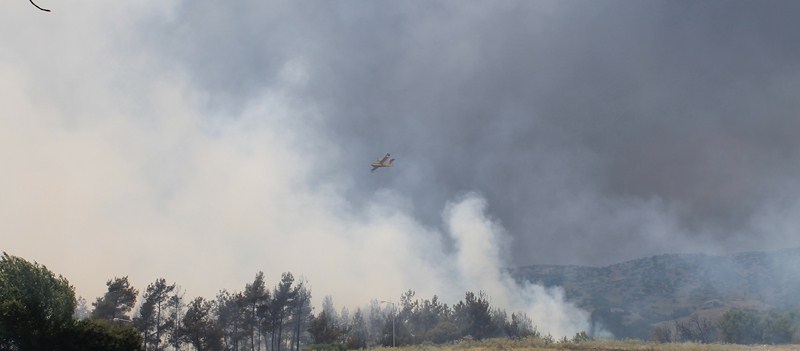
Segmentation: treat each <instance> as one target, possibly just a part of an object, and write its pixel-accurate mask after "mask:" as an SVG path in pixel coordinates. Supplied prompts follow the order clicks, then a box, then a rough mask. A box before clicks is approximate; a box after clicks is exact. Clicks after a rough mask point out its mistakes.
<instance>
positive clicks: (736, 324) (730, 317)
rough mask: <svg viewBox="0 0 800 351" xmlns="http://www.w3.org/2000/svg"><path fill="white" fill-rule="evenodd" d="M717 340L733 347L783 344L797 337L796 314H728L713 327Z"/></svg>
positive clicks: (799, 319) (799, 328) (798, 323)
mask: <svg viewBox="0 0 800 351" xmlns="http://www.w3.org/2000/svg"><path fill="white" fill-rule="evenodd" d="M717 328H718V329H719V334H720V339H721V341H723V342H728V343H736V344H783V343H789V342H793V341H798V340H794V335H796V334H797V333H800V314H798V313H797V311H774V310H773V311H767V312H756V311H750V310H730V311H728V312H726V313H725V314H724V315H723V316H722V318H721V319H720V320H719V322H718V323H717Z"/></svg>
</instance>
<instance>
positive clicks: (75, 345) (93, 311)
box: [0, 253, 538, 351]
mask: <svg viewBox="0 0 800 351" xmlns="http://www.w3.org/2000/svg"><path fill="white" fill-rule="evenodd" d="M106 285H107V291H106V292H105V294H104V295H103V296H100V297H98V298H97V299H96V300H95V301H93V302H91V304H89V303H88V302H87V301H86V300H85V299H83V298H78V299H76V297H75V293H74V288H73V287H72V286H70V285H69V282H68V281H67V279H66V278H64V277H62V276H60V275H59V276H56V274H55V273H53V272H51V271H49V270H48V269H47V268H46V267H45V266H42V265H40V264H38V263H30V262H28V261H26V260H25V259H22V258H19V257H15V256H10V255H8V254H5V253H4V254H3V256H2V260H1V261H0V350H34V349H37V350H38V349H47V350H73V349H75V350H96V349H102V350H131V349H143V350H167V349H174V350H184V349H195V350H236V351H240V350H251V351H254V350H264V351H298V350H304V349H309V348H330V347H333V348H347V349H359V348H366V347H371V346H377V345H383V346H395V345H396V346H402V345H409V344H419V343H444V342H448V341H452V340H457V339H462V338H470V339H483V338H489V337H514V338H520V337H528V336H537V335H538V332H537V331H536V329H535V327H534V326H533V324H532V322H531V319H530V318H528V317H527V316H526V315H525V314H521V313H511V314H510V315H509V314H508V313H507V312H506V311H504V310H501V309H497V308H493V307H492V306H490V304H489V298H488V296H486V295H485V294H484V293H482V292H478V293H473V292H466V293H465V297H464V299H463V300H462V301H459V302H458V303H456V304H454V305H452V306H449V305H447V304H445V303H442V302H441V301H439V299H438V297H437V296H433V297H432V298H430V299H422V300H421V299H417V298H416V297H415V292H414V291H413V290H409V291H407V292H405V293H403V294H402V295H401V296H400V299H399V300H398V301H395V302H389V301H378V300H372V301H371V302H370V303H369V304H368V306H367V307H365V308H363V309H362V308H357V309H356V310H355V311H349V310H348V309H347V308H342V309H341V310H338V311H337V309H336V308H335V307H334V304H333V298H332V297H331V296H325V297H324V298H323V301H322V308H321V310H320V311H319V312H317V313H315V312H314V308H313V307H312V300H311V299H312V295H311V291H310V289H309V288H308V284H306V283H305V282H303V281H297V280H295V278H294V275H293V274H292V273H289V272H286V273H283V274H282V275H281V279H280V281H278V282H277V283H276V284H275V285H274V286H273V287H272V288H269V287H268V285H267V282H266V280H265V278H264V274H263V273H262V272H258V273H257V274H256V275H255V278H254V279H253V281H252V282H251V283H247V284H246V285H245V286H244V289H243V290H241V291H227V290H222V291H220V292H219V293H218V294H217V296H216V297H215V298H213V299H206V298H204V297H194V298H189V297H187V296H186V295H185V293H184V292H182V290H181V289H180V288H179V286H178V285H177V284H175V283H168V282H167V281H166V280H165V279H156V280H155V281H154V282H153V283H151V284H149V285H148V286H147V287H146V288H145V289H144V290H143V292H142V294H141V298H140V299H139V296H140V291H139V290H137V289H136V288H135V287H133V286H131V285H130V283H129V281H128V278H127V277H125V276H123V277H121V278H119V277H115V278H113V279H110V280H108V281H107V283H106Z"/></svg>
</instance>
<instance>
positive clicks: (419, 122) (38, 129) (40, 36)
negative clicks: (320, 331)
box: [0, 0, 800, 333]
mask: <svg viewBox="0 0 800 351" xmlns="http://www.w3.org/2000/svg"><path fill="white" fill-rule="evenodd" d="M4 6H7V9H4V11H0V40H2V41H3V43H4V47H3V49H2V50H0V73H1V74H0V76H2V77H3V79H2V81H0V92H2V94H0V96H2V97H0V99H2V102H3V103H2V105H3V113H2V114H0V159H2V160H3V172H1V173H2V174H0V177H2V178H0V180H2V181H0V194H2V196H0V235H2V239H3V240H2V245H4V247H3V248H2V249H3V250H7V251H9V253H11V254H15V255H19V256H22V257H26V258H29V259H32V260H38V261H40V262H43V263H45V264H48V266H50V267H51V268H53V269H54V270H56V271H58V272H59V273H62V274H64V275H65V276H67V277H69V278H70V280H71V281H72V282H73V284H74V285H76V286H77V287H78V289H79V293H81V294H83V295H85V296H87V297H89V298H91V297H93V296H99V295H100V294H101V293H102V290H103V289H104V288H105V287H104V285H103V283H104V281H105V280H106V279H108V278H110V277H113V276H120V275H125V274H129V275H131V278H132V281H133V282H135V283H136V285H137V286H146V284H147V282H149V281H152V280H153V279H155V278H157V277H159V276H164V277H165V278H167V279H169V280H174V281H177V282H178V283H179V284H181V285H183V286H184V287H186V288H187V290H188V291H189V293H190V294H197V295H203V296H213V294H214V293H215V292H216V290H218V289H220V288H229V289H235V287H237V286H244V284H245V283H246V282H247V281H249V280H250V279H252V275H253V274H254V273H255V272H256V271H258V270H264V271H265V273H267V275H268V277H269V276H272V277H278V276H279V274H280V273H281V272H283V271H287V270H291V271H293V272H294V273H296V274H299V275H304V276H305V277H306V278H307V279H308V280H309V282H310V283H311V284H312V288H313V289H314V291H317V290H319V291H320V292H321V294H332V295H333V296H336V298H337V301H343V302H344V303H345V304H348V305H351V306H352V305H355V304H361V303H363V302H364V301H367V300H369V299H372V298H376V297H378V298H381V297H382V296H387V295H390V294H395V295H396V294H397V293H398V292H401V291H405V290H406V289H409V288H412V289H415V290H417V291H418V293H419V294H420V296H430V295H432V294H434V293H437V294H440V295H445V294H448V295H450V296H453V297H452V298H453V299H457V298H459V297H460V294H463V291H455V292H453V291H451V292H449V293H445V292H442V291H444V290H446V288H445V287H446V286H448V284H452V285H453V286H457V287H459V290H460V289H474V290H477V289H483V288H481V287H474V286H468V284H467V283H468V282H470V281H474V280H476V279H478V275H477V274H476V272H484V273H486V274H484V275H480V276H490V277H492V279H490V280H488V281H485V282H484V283H485V285H487V286H493V288H492V289H493V290H494V291H497V292H496V296H497V297H495V298H496V299H497V301H498V304H499V305H508V306H509V307H510V308H511V307H519V306H522V307H523V308H527V307H526V305H525V303H524V302H520V301H526V299H527V300H537V301H545V300H547V301H555V303H554V304H553V306H557V307H558V308H561V309H562V310H564V311H568V312H566V313H565V315H568V316H574V318H565V319H564V320H567V321H568V323H567V326H565V327H563V328H561V327H560V329H561V330H563V331H564V332H565V333H566V332H567V331H570V330H574V329H575V326H577V327H578V328H579V327H581V326H585V325H581V323H582V322H580V321H581V320H583V319H584V318H583V317H581V313H580V312H578V311H574V310H572V309H571V308H570V307H569V304H564V303H562V302H563V301H561V300H560V299H561V298H560V297H559V296H560V295H559V293H558V291H550V292H548V291H541V290H537V289H539V288H536V287H535V286H532V287H530V288H524V287H523V289H521V290H525V291H528V290H531V291H534V292H536V291H538V293H539V294H540V296H541V297H538V298H530V299H529V298H526V297H525V296H520V295H518V294H516V293H510V292H503V291H508V290H513V287H511V286H510V285H509V284H510V283H509V282H508V278H507V277H505V276H503V274H502V273H500V270H498V269H497V268H498V267H500V266H511V265H522V264H530V263H552V264H558V263H568V264H609V263H614V262H619V261H623V260H627V259H632V258H637V257H641V256H647V255H651V254H658V253H667V252H685V251H693V252H695V251H700V252H706V253H723V252H731V251H740V250H759V249H770V248H777V247H784V246H797V245H800V235H797V228H798V224H800V223H798V220H797V218H800V213H799V211H800V204H799V203H798V200H797V199H798V198H800V197H798V196H797V195H798V194H800V186H799V185H800V183H798V179H800V177H798V176H800V166H798V163H797V162H796V160H797V158H798V156H799V155H798V153H799V151H800V141H798V140H800V139H798V138H796V137H795V131H796V130H800V118H797V114H796V111H798V107H800V106H798V101H800V99H798V96H797V94H798V93H797V92H798V91H800V90H799V89H797V88H798V82H800V79H798V78H800V76H799V73H800V71H798V69H797V67H796V66H797V62H798V59H799V58H800V57H798V56H800V44H798V43H800V41H798V40H796V39H797V38H796V37H795V36H796V34H795V33H800V31H799V30H798V29H800V28H798V24H797V21H796V20H795V18H794V16H793V14H794V13H796V11H797V10H798V9H797V7H798V6H800V5H798V4H796V3H795V2H781V1H774V2H769V3H760V2H759V3H756V2H744V1H743V2H738V1H734V2H726V3H725V4H715V3H710V2H703V3H697V2H691V1H660V2H646V3H630V2H620V1H598V2H560V1H537V2H533V1H504V2H500V3H496V2H495V3H481V2H463V1H439V2H421V1H404V2H397V3H374V2H367V1H343V2H336V3H327V2H323V3H318V2H303V1H293V2H281V1H274V2H264V1H238V2H235V3H226V4H221V3H218V2H213V1H206V0H199V1H192V2H188V1H184V2H169V3H164V2H157V1H139V2H136V3H133V4H110V5H109V4H105V3H101V2H99V1H84V2H79V3H75V4H69V6H67V7H61V8H59V7H57V6H49V7H50V8H51V9H52V10H53V12H51V13H48V14H42V13H40V11H32V9H31V8H30V6H29V4H27V3H23V2H19V3H13V4H8V5H4ZM33 10H35V9H33ZM386 152H391V153H392V154H393V156H395V157H396V158H397V161H396V162H395V167H393V168H392V169H386V170H384V169H382V170H379V171H377V172H376V173H374V174H372V173H370V172H369V171H368V170H369V166H368V164H369V162H371V161H372V160H374V159H375V157H378V156H380V155H383V154H384V153H386ZM471 192H476V193H479V194H481V195H480V196H471V197H470V196H467V197H464V194H468V193H471ZM465 208H466V209H469V208H471V209H472V210H465ZM443 209H444V210H443ZM478 209H479V210H478ZM465 214H466V215H465ZM473 217H474V218H473ZM453 218H460V219H459V220H454V219H453ZM475 221H477V222H475ZM470 223H471V224H470ZM500 223H502V226H501V225H500ZM465 228H466V229H465ZM468 228H477V229H476V230H477V232H479V233H483V234H481V235H478V234H475V236H471V235H468V234H463V235H462V234H458V233H471V232H472V231H471V229H468ZM503 228H504V229H503ZM481 242H484V246H481V244H480V243H481ZM498 255H499V256H498ZM476 256H477V257H482V260H483V261H480V262H475V261H474V260H469V259H467V258H466V257H476ZM500 257H502V259H501V258H500ZM198 272H202V273H198ZM487 272H488V273H487ZM365 277H366V278H365ZM364 279H366V280H367V281H371V282H375V285H369V286H367V287H363V286H359V289H357V290H358V291H355V292H354V291H353V289H352V284H353V283H352V282H356V281H363V280H364ZM342 282H347V284H343V283H342ZM431 282H437V283H431ZM443 282H447V284H445V283H443ZM440 283H441V284H440ZM440 289H441V291H439V290H440ZM486 290H488V289H486ZM490 293H491V292H490ZM455 294H459V295H458V296H456V295H455ZM490 295H491V294H490ZM534 295H535V294H534ZM340 296H342V297H340ZM343 296H348V297H346V298H345V297H343ZM347 299H351V300H349V301H348V300H347ZM548 299H549V300H548ZM539 306H541V305H539ZM529 310H530V309H529ZM546 314H547V315H557V314H558V313H555V312H553V313H546ZM550 324H553V325H555V324H556V322H552V321H551V322H550Z"/></svg>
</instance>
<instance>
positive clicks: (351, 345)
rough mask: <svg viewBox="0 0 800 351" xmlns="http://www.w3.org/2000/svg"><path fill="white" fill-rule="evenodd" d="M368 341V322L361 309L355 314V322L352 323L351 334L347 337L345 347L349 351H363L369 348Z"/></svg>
mask: <svg viewBox="0 0 800 351" xmlns="http://www.w3.org/2000/svg"><path fill="white" fill-rule="evenodd" d="M368 339H369V332H368V330H367V322H366V321H365V320H364V313H362V312H361V309H360V308H359V309H357V310H356V313H354V314H353V320H352V321H351V322H350V332H349V333H348V335H347V342H346V343H345V346H346V347H347V349H348V350H353V349H363V348H366V347H367V340H368Z"/></svg>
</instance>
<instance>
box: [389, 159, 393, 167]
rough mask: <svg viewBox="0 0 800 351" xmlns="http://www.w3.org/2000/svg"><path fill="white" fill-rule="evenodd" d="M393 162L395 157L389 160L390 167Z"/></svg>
mask: <svg viewBox="0 0 800 351" xmlns="http://www.w3.org/2000/svg"><path fill="white" fill-rule="evenodd" d="M392 163H394V159H391V160H389V166H390V167H391V166H392Z"/></svg>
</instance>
